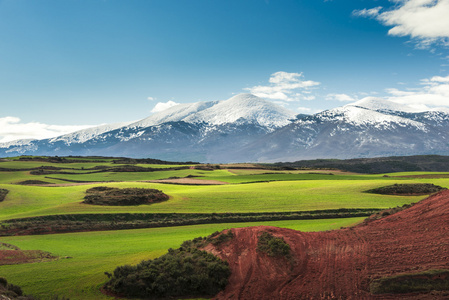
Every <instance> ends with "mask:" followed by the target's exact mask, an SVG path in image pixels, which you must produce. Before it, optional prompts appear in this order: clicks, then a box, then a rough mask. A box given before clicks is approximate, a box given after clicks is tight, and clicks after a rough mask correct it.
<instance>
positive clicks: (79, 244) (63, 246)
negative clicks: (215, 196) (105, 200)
mask: <svg viewBox="0 0 449 300" xmlns="http://www.w3.org/2000/svg"><path fill="white" fill-rule="evenodd" d="M361 220H363V218H348V219H334V220H333V219H330V220H310V221H277V222H264V223H235V224H232V223H231V224H208V225H196V226H183V227H167V228H152V229H136V230H121V231H107V232H88V233H70V234H54V235H40V236H20V237H8V238H2V242H5V243H10V244H13V245H16V246H18V247H20V248H21V249H24V250H28V249H29V250H31V249H41V250H44V251H48V252H51V253H53V254H56V255H58V256H61V257H66V256H69V257H71V258H61V259H59V260H56V261H51V262H41V263H32V264H22V265H9V266H0V274H1V275H2V276H6V277H7V278H8V281H10V282H12V283H14V284H18V285H21V286H22V288H23V289H24V291H25V293H33V294H35V295H38V296H43V297H49V296H51V295H52V294H59V295H61V296H62V295H64V296H66V297H69V298H70V299H111V298H110V297H107V296H104V295H103V294H101V293H100V291H99V288H100V286H101V285H102V284H104V283H105V282H106V280H107V277H106V276H105V275H104V272H105V271H108V272H112V271H113V270H114V269H115V267H116V266H119V265H124V264H136V263H138V262H140V261H141V260H143V259H151V258H155V257H158V256H160V255H162V254H164V253H165V252H167V249H168V248H177V247H179V246H180V244H181V243H182V242H183V241H185V240H189V239H193V238H195V237H198V236H207V235H210V234H211V233H213V232H215V231H221V230H223V229H226V228H237V227H246V226H256V225H269V226H277V227H285V228H292V229H296V230H301V231H322V230H331V229H338V228H340V227H342V226H345V227H346V226H350V225H353V224H355V223H357V222H360V221H361Z"/></svg>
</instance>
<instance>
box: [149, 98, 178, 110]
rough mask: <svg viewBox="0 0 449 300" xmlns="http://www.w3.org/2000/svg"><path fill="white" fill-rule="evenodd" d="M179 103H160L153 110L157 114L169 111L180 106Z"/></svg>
mask: <svg viewBox="0 0 449 300" xmlns="http://www.w3.org/2000/svg"><path fill="white" fill-rule="evenodd" d="M178 104H179V103H176V102H174V101H171V100H169V101H167V102H158V103H157V104H156V105H155V106H154V108H153V109H152V110H151V112H152V113H157V112H160V111H164V110H166V109H169V108H170V107H172V106H175V105H178Z"/></svg>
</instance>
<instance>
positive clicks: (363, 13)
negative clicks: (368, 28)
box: [352, 6, 382, 18]
mask: <svg viewBox="0 0 449 300" xmlns="http://www.w3.org/2000/svg"><path fill="white" fill-rule="evenodd" d="M381 9H382V6H378V7H374V8H370V9H366V8H364V9H356V10H354V11H353V12H352V15H353V16H356V17H368V18H369V17H377V15H378V14H379V11H380V10H381Z"/></svg>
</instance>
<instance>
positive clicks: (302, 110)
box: [296, 106, 312, 113]
mask: <svg viewBox="0 0 449 300" xmlns="http://www.w3.org/2000/svg"><path fill="white" fill-rule="evenodd" d="M296 110H297V111H299V112H304V113H311V112H312V109H311V108H308V107H302V106H300V107H298V108H297V109H296Z"/></svg>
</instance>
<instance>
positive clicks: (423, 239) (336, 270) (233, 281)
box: [206, 191, 449, 299]
mask: <svg viewBox="0 0 449 300" xmlns="http://www.w3.org/2000/svg"><path fill="white" fill-rule="evenodd" d="M448 230H449V191H443V192H441V193H438V194H436V195H433V196H431V197H429V198H427V199H425V200H423V201H421V202H420V203H418V204H416V205H415V206H413V207H411V208H409V209H407V210H404V211H401V212H399V213H396V214H394V215H391V216H388V217H385V218H383V219H380V220H376V221H372V222H370V223H368V224H361V225H359V226H357V227H354V228H348V229H342V230H335V231H327V232H315V233H304V232H299V231H295V230H290V229H282V228H275V227H249V228H239V229H233V232H234V238H233V239H232V241H231V242H229V243H227V244H225V245H223V246H221V247H217V248H215V247H213V246H212V245H209V246H208V247H207V249H206V250H208V251H211V252H213V253H214V254H216V255H217V256H219V257H221V258H222V259H225V260H227V261H228V262H229V265H230V267H231V269H232V275H231V277H230V281H229V284H228V286H227V287H226V289H225V290H224V291H223V292H221V293H220V294H218V295H217V296H216V298H217V299H394V298H401V299H447V297H448V296H447V295H446V296H444V295H442V294H441V293H440V294H438V293H436V294H435V293H433V294H430V293H429V294H416V293H415V294H406V295H404V294H402V295H399V296H398V295H381V296H379V295H372V294H370V293H369V283H370V282H371V280H372V279H375V278H379V277H383V276H386V275H393V274H401V273H415V272H421V271H425V270H430V269H449V231H448ZM262 231H269V232H271V233H272V234H273V235H275V236H279V237H282V238H284V240H285V241H286V242H287V243H288V244H289V245H290V247H291V249H292V253H293V258H294V259H293V261H289V260H288V259H286V258H271V257H268V256H267V255H265V254H263V253H260V252H257V251H256V247H257V237H258V235H259V234H260V233H261V232H262Z"/></svg>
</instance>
